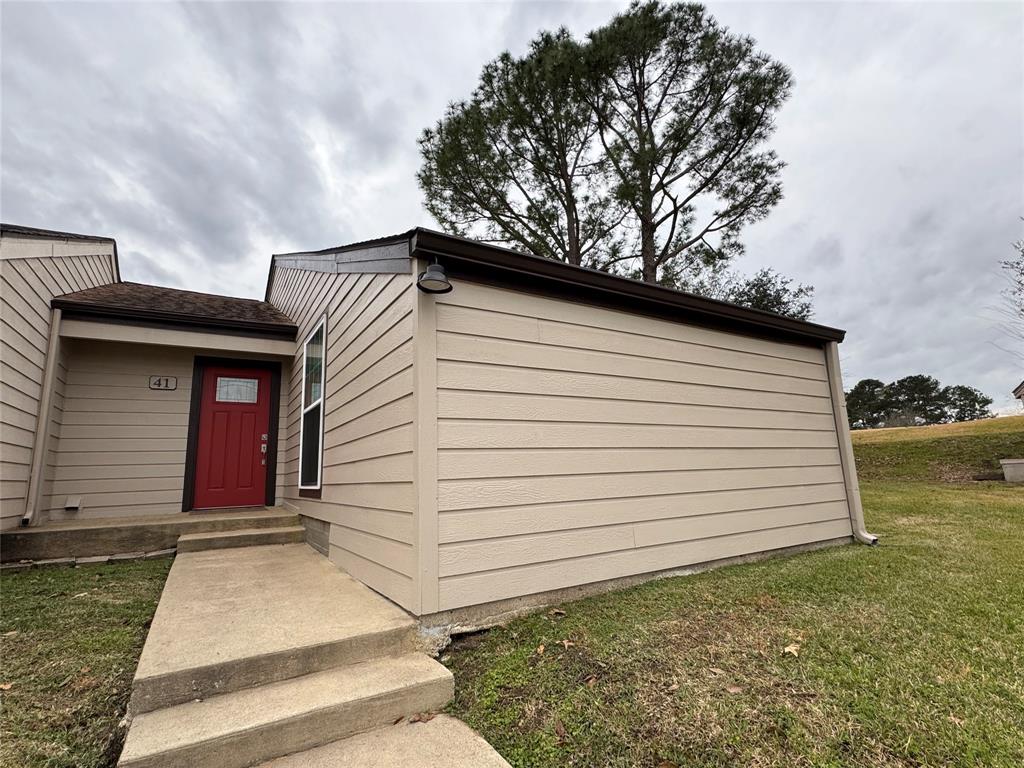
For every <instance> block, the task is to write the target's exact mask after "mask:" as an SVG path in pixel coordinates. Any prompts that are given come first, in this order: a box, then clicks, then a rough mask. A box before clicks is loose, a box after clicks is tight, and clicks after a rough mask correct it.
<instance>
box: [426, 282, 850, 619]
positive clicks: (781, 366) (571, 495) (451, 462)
mask: <svg viewBox="0 0 1024 768" xmlns="http://www.w3.org/2000/svg"><path fill="white" fill-rule="evenodd" d="M437 301H438V307H437V381H438V392H437V412H438V441H439V456H438V508H439V527H438V531H439V552H438V555H439V562H438V568H439V576H440V583H439V598H440V600H439V602H440V609H442V610H444V609H451V608H458V607H462V606H468V605H474V604H480V603H485V602H489V601H493V600H500V599H504V598H511V597H516V596H520V595H525V594H531V593H536V592H542V591H546V590H551V589H559V588H563V587H569V586H573V585H577V584H581V583H587V582H594V581H601V580H605V579H611V578H617V577H622V576H628V575H635V574H641V573H645V572H651V571H656V570H661V569H666V568H674V567H681V566H685V565H688V564H694V563H699V562H705V561H710V560H716V559H719V558H725V557H734V556H739V555H744V554H748V553H753V552H759V551H764V550H771V549H776V548H781V547H787V546H792V545H799V544H807V543H812V542H817V541H823V540H828V539H834V538H839V537H846V536H849V535H850V534H851V526H850V519H849V511H848V507H847V504H846V492H845V487H844V483H843V473H842V467H841V465H840V459H839V451H838V441H837V437H836V433H835V422H834V418H833V413H832V402H831V399H830V394H829V385H828V380H827V376H826V369H825V359H824V353H823V351H822V350H821V349H814V348H809V347H804V346H797V345H790V344H784V343H779V342H774V341H767V340H759V339H754V338H749V337H745V336H737V335H732V334H728V333H724V332H720V331H715V330H710V329H706V328H700V327H696V326H687V325H682V324H678V323H672V322H667V321H661V320H656V319H650V318H645V317H642V316H638V315H632V314H628V313H624V312H617V311H613V310H607V309H601V308H596V307H590V306H582V305H577V304H572V303H570V302H565V301H556V300H552V299H547V298H541V297H536V296H530V295H527V294H523V293H517V292H513V291H509V290H504V289H496V288H491V287H485V286H482V285H477V284H472V283H466V282H460V283H459V284H458V285H457V286H456V289H455V291H454V292H453V293H451V294H446V295H444V296H441V297H438V299H437Z"/></svg>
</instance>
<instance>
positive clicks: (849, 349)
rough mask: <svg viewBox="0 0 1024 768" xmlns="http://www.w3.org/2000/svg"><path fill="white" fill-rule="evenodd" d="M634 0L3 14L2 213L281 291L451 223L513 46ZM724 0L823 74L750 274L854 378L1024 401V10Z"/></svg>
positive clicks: (789, 152)
mask: <svg viewBox="0 0 1024 768" xmlns="http://www.w3.org/2000/svg"><path fill="white" fill-rule="evenodd" d="M624 5H625V4H624V3H611V4H608V3H569V4H556V3H502V2H488V3H468V4H454V3H439V2H434V3H419V4H410V3H402V4H386V3H372V4H371V3H366V4H342V3H338V4H326V3H325V4H289V5H271V4H241V3H228V4H212V3H203V4H191V5H174V4H142V3H138V4H109V5H107V4H91V3H90V4H77V3H62V4H53V5H49V4H36V3H32V4H16V3H11V2H4V3H3V4H2V5H0V15H2V18H0V21H2V41H0V43H2V113H0V124H2V142H3V143H2V147H0V151H2V155H0V163H2V182H0V216H2V218H3V220H4V221H6V222H10V223H18V224H25V225H29V226H38V227H45V228H51V229H63V230H70V231H77V232H85V233H93V234H102V235H110V236H113V237H115V238H117V241H118V246H119V250H120V255H121V269H122V273H123V277H124V279H126V280H135V281H142V282H153V283H157V284H161V285H169V286H176V287H185V288H190V289H194V290H202V291H211V292H216V293H227V294H234V295H239V296H259V297H262V295H263V289H264V282H265V280H266V272H267V267H268V263H269V257H270V254H271V253H274V252H283V251H290V250H297V249H312V248H324V247H328V246H332V245H338V244H342V243H345V242H349V241H353V240H359V239H364V238H370V237H377V236H380V235H385V234H391V233H394V232H399V231H403V230H405V229H408V228H410V227H412V226H416V225H425V226H436V224H435V223H434V222H433V221H432V220H431V218H430V216H429V214H428V213H426V211H425V210H424V209H423V207H422V204H421V196H420V192H419V189H418V188H417V185H416V180H415V172H416V169H417V168H418V165H419V158H418V153H417V146H416V139H417V137H418V135H419V133H420V131H421V130H422V129H423V128H424V127H425V126H427V125H429V124H432V123H433V122H434V121H435V120H436V119H437V118H438V117H439V116H440V115H441V113H442V111H443V109H444V107H445V105H446V104H447V103H448V102H449V101H452V100H455V99H459V98H462V97H464V96H466V95H467V94H468V93H469V92H470V91H471V90H472V88H473V86H474V84H475V82H476V79H477V75H478V74H479V71H480V68H481V66H482V65H483V64H484V63H485V62H486V61H488V60H490V59H491V58H493V57H495V56H496V55H497V54H498V53H500V52H501V51H503V50H506V49H508V50H511V51H512V52H513V53H522V52H523V51H524V50H525V48H526V45H527V43H528V41H529V40H530V38H531V37H533V36H534V35H535V34H536V32H537V31H538V30H540V29H553V28H555V27H557V26H559V25H566V26H568V27H569V28H570V29H572V30H573V31H574V32H575V33H577V34H579V35H583V34H584V33H585V32H586V31H587V30H589V29H591V28H593V27H595V26H598V25H600V24H601V23H603V22H604V21H606V20H607V19H608V18H609V17H610V16H611V15H612V14H613V13H614V12H615V11H616V10H618V9H620V8H622V7H624ZM710 7H711V9H712V11H713V13H714V14H715V15H716V16H717V17H718V18H719V20H720V21H722V22H723V23H725V24H727V25H728V26H730V27H731V28H732V29H734V30H736V31H739V32H743V33H747V34H750V35H752V36H754V37H755V38H756V40H757V41H758V43H759V45H760V47H761V48H762V49H763V50H765V51H767V52H768V53H770V54H771V55H773V56H774V57H776V58H778V59H780V60H781V61H783V62H784V63H786V64H787V65H789V67H790V68H791V69H792V70H793V73H794V76H795V79H796V87H795V90H794V95H793V97H792V99H791V100H790V101H789V102H788V103H787V104H786V105H785V106H784V107H783V109H782V112H781V114H780V115H779V120H778V133H777V135H776V137H775V139H774V140H773V142H772V146H773V147H774V148H775V149H776V150H777V151H778V153H779V155H780V156H781V157H782V158H783V159H784V160H785V161H786V162H788V164H789V165H788V168H787V169H786V170H785V172H784V175H783V182H784V189H785V200H784V201H783V202H782V203H781V204H780V205H779V206H778V207H777V208H776V209H775V211H774V212H773V213H772V214H771V215H770V216H769V218H768V219H767V220H766V221H765V222H762V223H760V224H758V225H756V226H755V227H753V228H750V229H748V230H747V232H746V235H745V238H744V240H745V242H746V244H747V247H748V253H747V256H746V257H744V260H743V262H742V263H741V264H740V265H739V266H740V267H741V268H742V269H743V270H745V271H748V272H751V271H753V270H755V269H756V268H758V267H760V266H763V265H770V266H773V267H775V268H777V269H778V270H780V271H781V272H783V273H785V274H787V275H790V276H792V277H794V278H796V279H798V280H799V281H801V282H807V283H811V284H813V285H814V286H815V287H816V289H817V293H816V297H815V319H816V320H817V321H819V322H822V323H826V324H828V325H835V326H839V327H842V328H846V329H847V331H848V335H847V341H846V342H845V343H844V344H843V345H842V347H841V349H842V358H843V369H844V376H845V379H846V384H847V386H850V385H852V383H853V382H855V381H857V380H858V379H860V378H864V377H873V378H879V379H883V380H885V381H890V380H892V379H895V378H898V377H900V376H904V375H907V374H911V373H928V374H932V375H934V376H936V377H937V378H939V379H940V381H942V382H943V383H944V384H953V383H962V384H969V385H972V386H976V387H979V388H980V389H982V390H983V391H985V392H986V393H988V394H989V395H990V396H992V397H994V398H995V400H996V405H997V407H1000V408H1002V409H1010V408H1011V407H1012V405H1011V399H1010V396H1009V394H1008V393H1009V390H1010V389H1012V388H1013V386H1014V385H1015V384H1017V383H1018V382H1020V380H1021V379H1022V378H1024V370H1022V368H1024V365H1022V364H1021V363H1020V361H1019V360H1018V361H1016V362H1015V361H1014V360H1012V359H1011V358H1010V357H1009V356H1008V355H1007V354H1005V353H1004V352H1001V351H1000V350H999V349H998V348H997V346H996V345H997V344H1001V343H1003V342H1002V341H1001V339H1000V337H999V334H998V332H997V331H996V330H995V329H994V325H995V323H994V319H993V317H992V312H991V309H990V308H991V307H993V306H995V305H996V304H997V300H998V293H999V289H1000V287H1001V284H1002V283H1001V277H1000V274H999V270H998V262H999V260H1000V259H1003V258H1008V257H1009V256H1010V254H1011V250H1010V244H1011V242H1013V241H1014V240H1017V239H1020V238H1021V237H1024V233H1022V224H1021V220H1020V218H1019V217H1020V216H1021V215H1024V5H1021V4H1020V3H1002V4H991V5H988V4H984V3H978V2H974V3H969V4H962V5H961V4H950V3H945V4H924V3H892V4H886V3H871V4H863V3H862V4H834V3H822V2H817V3H739V2H737V3H724V4H721V3H715V4H711V6H710Z"/></svg>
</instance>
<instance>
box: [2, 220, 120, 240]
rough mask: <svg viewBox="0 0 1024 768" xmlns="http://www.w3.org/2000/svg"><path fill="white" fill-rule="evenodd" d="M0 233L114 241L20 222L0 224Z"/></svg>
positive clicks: (62, 238) (98, 236)
mask: <svg viewBox="0 0 1024 768" xmlns="http://www.w3.org/2000/svg"><path fill="white" fill-rule="evenodd" d="M0 233H3V234H5V235H23V236H26V237H47V238H59V239H61V240H91V241H94V242H98V243H112V242H114V238H112V237H102V236H100V235H80V234H78V233H77V232H61V231H59V230H56V229H40V228H39V227H23V226H21V225H20V224H0Z"/></svg>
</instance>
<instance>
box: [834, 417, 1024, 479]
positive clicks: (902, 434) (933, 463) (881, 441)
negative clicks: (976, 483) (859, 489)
mask: <svg viewBox="0 0 1024 768" xmlns="http://www.w3.org/2000/svg"><path fill="white" fill-rule="evenodd" d="M853 443H854V447H855V450H856V454H857V474H858V476H859V477H860V480H861V482H865V481H875V480H878V481H933V482H964V481H969V480H972V479H975V478H977V477H979V476H991V475H993V474H994V475H995V476H997V477H1001V476H1002V470H1001V468H1000V466H999V459H1008V458H1024V416H1009V417H1006V418H1001V419H985V420H984V421H969V422H964V423H961V424H937V425H935V426H931V427H905V428H895V429H867V430H857V431H855V432H854V433H853Z"/></svg>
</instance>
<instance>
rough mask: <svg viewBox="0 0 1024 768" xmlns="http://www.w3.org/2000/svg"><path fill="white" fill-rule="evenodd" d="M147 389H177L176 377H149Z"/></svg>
mask: <svg viewBox="0 0 1024 768" xmlns="http://www.w3.org/2000/svg"><path fill="white" fill-rule="evenodd" d="M149 388H150V389H166V390H172V389H177V388H178V377H177V376H150V377H149Z"/></svg>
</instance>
